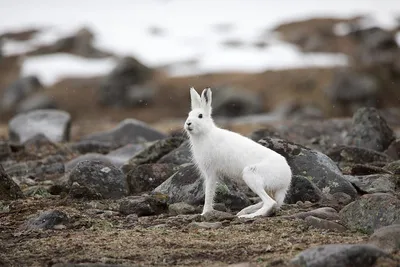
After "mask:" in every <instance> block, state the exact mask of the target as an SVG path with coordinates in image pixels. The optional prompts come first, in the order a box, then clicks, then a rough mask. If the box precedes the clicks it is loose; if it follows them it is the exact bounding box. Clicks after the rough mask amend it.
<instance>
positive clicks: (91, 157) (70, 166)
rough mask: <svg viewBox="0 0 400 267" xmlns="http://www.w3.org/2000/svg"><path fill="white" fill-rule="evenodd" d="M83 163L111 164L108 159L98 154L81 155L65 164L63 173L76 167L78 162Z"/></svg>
mask: <svg viewBox="0 0 400 267" xmlns="http://www.w3.org/2000/svg"><path fill="white" fill-rule="evenodd" d="M83 161H100V162H103V163H104V164H112V163H111V161H110V159H109V158H108V157H107V156H105V155H103V154H98V153H88V154H85V155H81V156H79V157H76V158H74V159H71V160H70V161H68V162H66V163H65V171H66V172H69V171H71V170H72V169H73V168H75V167H76V165H78V164H79V163H80V162H83Z"/></svg>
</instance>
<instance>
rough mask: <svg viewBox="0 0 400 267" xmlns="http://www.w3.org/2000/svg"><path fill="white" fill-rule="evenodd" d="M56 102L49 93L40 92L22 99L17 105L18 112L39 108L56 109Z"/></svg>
mask: <svg viewBox="0 0 400 267" xmlns="http://www.w3.org/2000/svg"><path fill="white" fill-rule="evenodd" d="M56 108H57V104H56V102H55V101H54V100H53V99H51V98H50V97H49V96H48V95H47V94H45V93H42V92H38V93H35V94H33V95H31V96H28V97H27V98H26V99H24V100H22V101H21V102H20V103H19V104H18V105H17V107H16V111H17V113H25V112H29V111H32V110H37V109H56Z"/></svg>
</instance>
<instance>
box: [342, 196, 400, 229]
mask: <svg viewBox="0 0 400 267" xmlns="http://www.w3.org/2000/svg"><path fill="white" fill-rule="evenodd" d="M339 214H340V217H341V220H342V222H343V223H344V224H345V225H346V226H347V227H348V228H350V229H352V230H358V231H362V232H364V233H369V234H371V233H373V232H374V230H376V229H378V228H380V227H383V226H387V225H391V224H396V223H400V200H399V199H398V198H397V197H395V196H393V195H391V194H385V193H375V194H368V195H363V196H362V197H360V199H358V200H356V201H354V202H352V203H350V204H348V205H347V206H346V207H344V208H343V209H342V210H341V211H340V212H339Z"/></svg>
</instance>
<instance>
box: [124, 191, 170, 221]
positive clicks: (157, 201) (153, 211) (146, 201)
mask: <svg viewBox="0 0 400 267" xmlns="http://www.w3.org/2000/svg"><path fill="white" fill-rule="evenodd" d="M167 201H168V197H167V196H166V195H163V194H153V195H149V196H141V197H133V198H126V199H124V200H123V201H122V202H121V203H120V207H119V212H121V213H122V214H124V215H128V214H136V215H137V216H139V217H140V216H151V215H157V214H161V213H164V212H166V211H167V210H168V205H167Z"/></svg>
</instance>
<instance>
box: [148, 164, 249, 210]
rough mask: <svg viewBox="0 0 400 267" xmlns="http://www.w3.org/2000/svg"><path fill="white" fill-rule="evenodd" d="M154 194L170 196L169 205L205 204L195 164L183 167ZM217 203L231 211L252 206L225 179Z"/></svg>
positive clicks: (218, 185) (219, 185)
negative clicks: (179, 203) (222, 204)
mask: <svg viewBox="0 0 400 267" xmlns="http://www.w3.org/2000/svg"><path fill="white" fill-rule="evenodd" d="M154 192H159V193H163V194H166V195H168V196H169V203H177V202H185V203H188V204H191V205H203V204H204V188H203V179H202V178H201V177H200V175H199V173H198V170H197V168H196V167H195V165H194V164H188V165H183V166H182V168H181V169H180V170H179V171H178V172H176V173H175V174H174V175H172V176H171V177H170V178H168V179H167V180H166V181H165V182H163V183H162V184H161V185H159V186H158V187H157V188H156V189H154ZM215 202H216V203H224V204H225V205H226V206H227V207H228V208H229V209H231V210H239V209H243V208H245V207H247V206H249V205H250V204H251V202H250V200H249V198H248V197H247V196H246V194H245V193H243V192H242V191H241V190H240V189H239V186H238V185H236V184H234V182H233V181H232V180H230V179H228V178H225V177H223V178H222V179H221V180H220V181H219V183H218V184H217V189H216V195H215Z"/></svg>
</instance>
